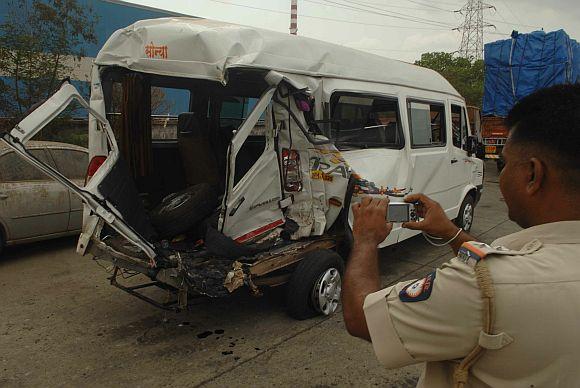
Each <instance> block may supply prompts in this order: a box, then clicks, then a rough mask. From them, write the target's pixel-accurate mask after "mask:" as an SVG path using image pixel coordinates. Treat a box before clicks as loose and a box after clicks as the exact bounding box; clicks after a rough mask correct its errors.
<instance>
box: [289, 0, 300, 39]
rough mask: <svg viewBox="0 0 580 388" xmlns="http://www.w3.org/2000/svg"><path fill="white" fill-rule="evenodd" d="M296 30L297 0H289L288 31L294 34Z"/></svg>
mask: <svg viewBox="0 0 580 388" xmlns="http://www.w3.org/2000/svg"><path fill="white" fill-rule="evenodd" d="M297 32H298V0H291V4H290V33H291V34H292V35H296V33H297Z"/></svg>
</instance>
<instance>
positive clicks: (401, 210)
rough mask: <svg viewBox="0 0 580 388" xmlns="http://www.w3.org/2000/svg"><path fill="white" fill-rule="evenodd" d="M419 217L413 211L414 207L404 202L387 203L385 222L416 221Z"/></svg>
mask: <svg viewBox="0 0 580 388" xmlns="http://www.w3.org/2000/svg"><path fill="white" fill-rule="evenodd" d="M418 220H419V217H418V216H417V212H416V210H415V205H413V204H412V203H406V202H395V203H389V210H388V213H387V221H389V222H409V221H418Z"/></svg>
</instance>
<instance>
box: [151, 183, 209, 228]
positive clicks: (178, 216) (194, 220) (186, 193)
mask: <svg viewBox="0 0 580 388" xmlns="http://www.w3.org/2000/svg"><path fill="white" fill-rule="evenodd" d="M216 204H217V194H216V192H215V190H214V189H213V188H212V187H211V186H210V185H209V184H207V183H201V184H199V185H195V186H192V187H189V188H187V189H185V190H183V191H180V192H178V193H172V194H169V195H168V196H166V197H165V198H163V200H162V201H161V204H160V205H159V206H157V207H156V208H155V209H153V211H152V212H151V213H150V217H151V223H152V224H153V226H154V227H155V229H156V230H157V232H158V233H159V235H160V236H161V237H174V236H177V235H179V234H182V233H185V232H187V231H188V230H190V229H191V228H193V227H194V226H195V225H197V224H198V223H199V222H200V221H202V220H203V219H204V218H206V217H207V216H209V215H210V214H211V213H212V212H213V210H214V208H215V206H216Z"/></svg>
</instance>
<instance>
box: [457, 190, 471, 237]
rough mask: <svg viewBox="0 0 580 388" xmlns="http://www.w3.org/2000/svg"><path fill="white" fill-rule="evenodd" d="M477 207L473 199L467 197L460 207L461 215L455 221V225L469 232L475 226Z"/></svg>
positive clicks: (469, 196)
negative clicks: (474, 219)
mask: <svg viewBox="0 0 580 388" xmlns="http://www.w3.org/2000/svg"><path fill="white" fill-rule="evenodd" d="M474 210H475V205H474V201H473V197H472V196H471V195H469V194H468V195H466V196H465V198H464V199H463V202H462V203H461V207H459V214H458V215H457V218H456V219H455V225H457V226H458V227H460V228H462V229H463V230H464V231H466V232H469V231H470V230H471V227H472V226H473V215H474Z"/></svg>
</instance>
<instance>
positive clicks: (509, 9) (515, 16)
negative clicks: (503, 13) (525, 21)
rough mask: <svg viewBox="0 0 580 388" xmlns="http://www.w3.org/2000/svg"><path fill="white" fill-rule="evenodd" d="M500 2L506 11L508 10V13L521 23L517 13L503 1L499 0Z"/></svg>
mask: <svg viewBox="0 0 580 388" xmlns="http://www.w3.org/2000/svg"><path fill="white" fill-rule="evenodd" d="M501 2H502V4H503V5H504V6H505V7H506V8H507V9H508V11H510V13H511V14H512V16H513V17H514V18H515V19H516V20H517V21H518V22H519V23H520V24H521V23H522V21H521V20H520V18H519V17H518V15H516V14H515V13H514V12H513V11H512V9H511V8H510V7H509V5H508V3H506V2H505V1H503V0H501Z"/></svg>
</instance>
